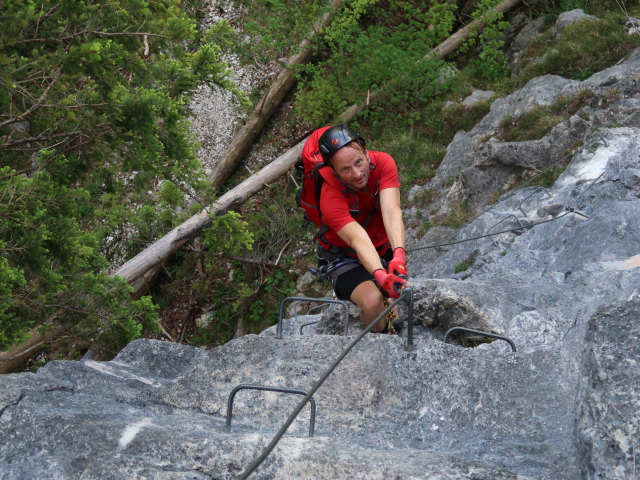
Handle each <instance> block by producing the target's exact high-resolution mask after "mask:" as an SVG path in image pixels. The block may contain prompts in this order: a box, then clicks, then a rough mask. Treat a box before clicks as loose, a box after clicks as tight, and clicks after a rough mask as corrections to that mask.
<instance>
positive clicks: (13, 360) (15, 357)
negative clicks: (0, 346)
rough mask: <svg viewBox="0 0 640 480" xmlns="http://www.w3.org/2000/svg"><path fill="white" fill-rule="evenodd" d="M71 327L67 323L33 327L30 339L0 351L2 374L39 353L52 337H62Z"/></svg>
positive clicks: (0, 372)
mask: <svg viewBox="0 0 640 480" xmlns="http://www.w3.org/2000/svg"><path fill="white" fill-rule="evenodd" d="M69 328H70V325H65V324H60V325H55V326H53V327H51V328H47V329H41V328H40V327H36V328H33V329H32V330H31V335H30V337H29V340H27V341H26V342H24V343H21V344H19V345H16V346H15V347H13V348H12V349H11V350H8V351H6V352H0V374H3V373H11V372H12V371H14V370H15V369H16V368H18V367H19V366H21V365H23V364H24V363H26V362H27V361H29V360H30V359H32V358H33V357H35V356H36V355H38V354H39V353H40V352H42V350H43V349H44V347H45V346H46V345H47V344H48V343H49V342H51V340H52V339H56V338H60V337H61V336H62V335H63V334H64V333H65V332H66V331H67V330H69Z"/></svg>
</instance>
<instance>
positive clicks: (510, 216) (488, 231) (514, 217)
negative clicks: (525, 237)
mask: <svg viewBox="0 0 640 480" xmlns="http://www.w3.org/2000/svg"><path fill="white" fill-rule="evenodd" d="M509 218H513V219H515V221H516V223H517V224H518V228H513V229H511V230H510V231H511V232H514V233H515V232H516V231H517V230H522V231H524V230H525V229H526V227H525V226H524V225H523V224H522V222H521V221H520V220H519V219H518V217H516V216H515V215H513V214H509V215H506V216H505V217H504V218H503V219H502V220H500V221H499V222H498V223H495V224H494V225H493V226H492V227H491V228H489V230H487V235H488V236H489V238H491V243H493V244H494V245H495V246H498V244H497V243H496V241H495V240H494V239H493V236H494V235H499V234H500V233H502V232H496V233H494V234H492V233H491V231H492V230H493V229H494V228H496V227H497V226H498V225H500V224H501V223H502V222H504V221H505V220H508V219H509Z"/></svg>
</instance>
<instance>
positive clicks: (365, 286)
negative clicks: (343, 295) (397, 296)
mask: <svg viewBox="0 0 640 480" xmlns="http://www.w3.org/2000/svg"><path fill="white" fill-rule="evenodd" d="M350 300H351V301H352V302H353V303H355V304H356V305H357V306H358V307H360V320H361V321H362V323H364V324H365V325H369V324H370V323H371V322H373V321H374V320H375V319H376V317H377V316H378V315H380V314H381V313H382V312H383V311H384V309H385V306H384V301H383V297H382V293H380V290H379V289H378V287H377V286H376V284H375V283H374V282H373V280H367V281H365V282H362V283H361V284H359V285H358V286H357V287H356V288H355V289H354V290H353V292H352V293H351V298H350ZM386 325H387V319H386V317H383V318H381V319H380V320H379V321H378V325H376V326H375V327H373V331H374V332H381V331H382V330H384V328H385V326H386Z"/></svg>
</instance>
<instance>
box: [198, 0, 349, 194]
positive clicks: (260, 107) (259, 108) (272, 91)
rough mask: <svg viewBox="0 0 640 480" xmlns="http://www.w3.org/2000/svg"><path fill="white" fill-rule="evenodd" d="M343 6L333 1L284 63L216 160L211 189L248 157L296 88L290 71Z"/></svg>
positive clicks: (305, 57)
mask: <svg viewBox="0 0 640 480" xmlns="http://www.w3.org/2000/svg"><path fill="white" fill-rule="evenodd" d="M343 3H344V0H332V2H331V9H330V11H328V12H327V13H325V14H324V15H323V16H322V17H321V18H320V20H319V21H318V22H317V23H316V24H315V25H314V27H313V28H312V30H311V32H310V33H309V35H308V36H307V38H306V39H305V40H303V41H302V43H300V45H299V49H300V52H299V53H297V54H295V55H293V56H291V57H290V58H289V59H288V60H287V64H286V66H285V68H284V69H283V70H282V71H281V72H280V73H279V74H278V76H277V77H276V79H275V80H274V81H273V83H272V84H271V85H270V86H269V89H268V90H267V91H266V92H265V93H264V94H263V95H262V98H260V101H259V102H258V103H257V105H256V106H255V108H254V110H253V112H251V114H250V115H249V117H248V118H247V120H246V122H245V123H244V125H243V126H242V128H241V129H240V130H239V131H238V132H237V133H236V134H235V135H234V136H233V138H232V140H231V143H230V144H229V146H228V147H227V149H226V150H225V153H224V155H223V156H222V158H220V160H218V162H217V163H216V165H215V168H214V169H213V172H211V174H210V175H209V177H208V178H207V180H208V181H209V183H211V185H212V186H213V187H215V188H218V187H220V186H221V185H223V184H224V183H225V182H226V181H227V179H228V178H229V177H230V176H231V174H232V173H233V171H234V170H235V169H236V168H237V166H238V164H239V163H240V161H241V160H242V158H243V157H244V156H245V155H246V154H247V152H248V151H249V149H250V148H251V146H252V145H253V144H254V142H255V140H256V138H257V137H258V135H260V132H261V131H262V129H263V128H264V126H265V124H266V123H267V122H268V121H269V119H270V118H271V117H272V116H273V114H274V112H275V111H276V108H278V105H280V102H282V100H283V99H284V97H285V96H286V94H287V93H288V92H289V90H291V88H292V87H293V86H294V85H295V83H296V79H295V76H294V72H293V68H292V67H294V66H295V65H302V64H304V63H307V62H309V60H310V59H311V56H312V54H313V37H314V36H315V35H317V34H318V32H320V31H321V30H322V29H325V28H327V26H329V24H330V23H331V19H332V18H333V15H334V14H335V12H336V11H338V9H340V7H341V6H342V4H343Z"/></svg>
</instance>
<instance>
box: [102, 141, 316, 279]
mask: <svg viewBox="0 0 640 480" xmlns="http://www.w3.org/2000/svg"><path fill="white" fill-rule="evenodd" d="M303 146H304V141H302V142H300V143H298V144H297V145H296V146H294V147H293V148H290V149H289V150H287V151H286V152H285V153H284V154H282V155H280V156H279V157H278V158H276V159H275V160H274V161H273V162H271V163H270V164H269V165H267V166H266V167H264V168H263V169H262V170H260V171H259V172H258V173H256V174H255V175H252V176H250V177H249V178H247V179H246V180H245V181H244V182H242V183H241V184H240V185H238V186H236V187H235V188H233V189H231V190H229V191H228V192H227V193H225V194H224V195H222V196H221V197H220V198H219V199H218V200H216V202H215V203H214V204H213V205H212V206H211V207H210V208H207V209H205V210H202V211H201V212H200V213H197V214H196V215H194V216H193V217H191V218H190V219H188V220H187V221H186V222H184V223H183V224H182V225H180V226H178V227H176V228H174V229H173V230H171V231H170V232H169V233H167V234H166V235H165V236H164V237H162V238H161V239H159V240H157V241H155V242H154V243H152V244H151V245H149V246H148V247H147V248H145V249H144V250H143V251H142V252H140V253H139V254H138V255H136V256H135V257H133V258H132V259H131V260H129V261H128V262H126V263H124V264H123V265H122V266H120V268H118V269H117V270H116V271H115V272H114V273H113V275H117V276H120V277H122V278H124V279H125V280H127V281H128V282H129V283H134V282H136V281H138V280H141V279H144V278H145V276H146V275H147V274H148V273H149V271H150V270H151V269H152V268H153V267H156V266H160V265H162V263H164V262H165V261H166V260H167V259H168V258H169V256H170V255H171V254H173V253H175V252H176V251H178V250H179V249H180V248H182V247H183V246H184V245H185V244H186V243H187V242H188V241H189V240H191V239H193V238H195V237H196V236H198V235H199V234H200V232H202V230H204V229H205V228H207V227H208V226H210V225H211V223H212V222H211V217H210V215H215V216H219V215H223V214H225V213H226V212H227V211H229V210H232V209H234V208H237V207H239V206H240V205H242V204H243V203H244V202H245V201H246V200H247V199H248V198H249V197H251V196H252V195H254V194H256V193H257V192H259V191H260V190H262V189H263V188H264V187H265V186H266V184H268V183H270V182H273V181H275V180H277V179H278V178H280V177H281V176H283V175H284V174H286V173H287V172H288V171H289V169H290V168H291V167H292V166H293V165H294V164H295V162H296V161H297V160H298V158H299V157H300V152H302V147H303ZM138 285H140V287H141V288H144V282H138Z"/></svg>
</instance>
